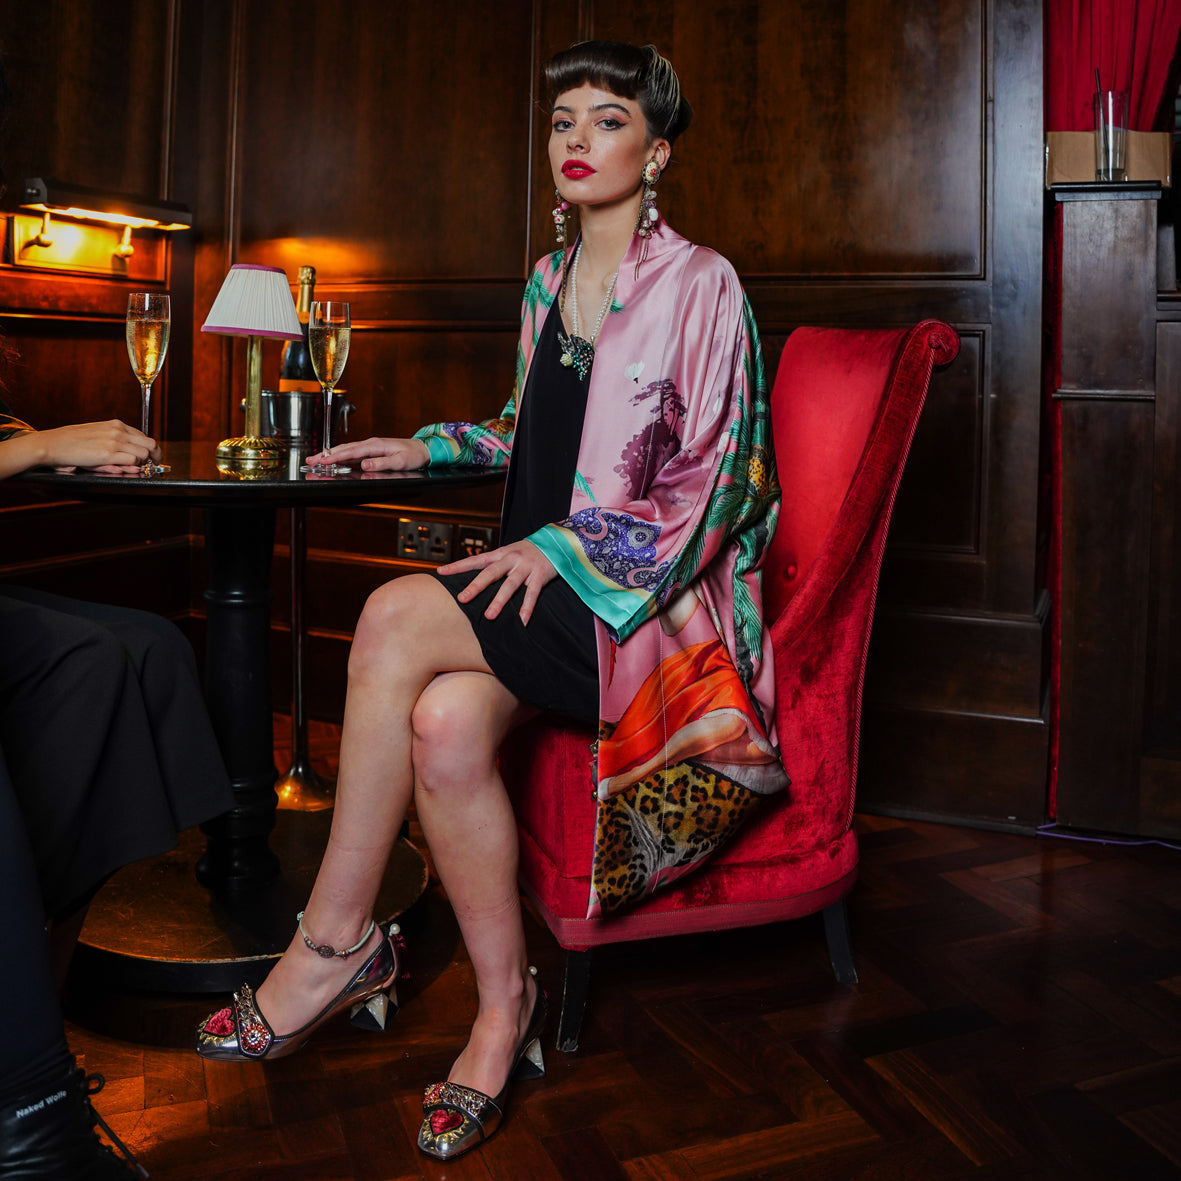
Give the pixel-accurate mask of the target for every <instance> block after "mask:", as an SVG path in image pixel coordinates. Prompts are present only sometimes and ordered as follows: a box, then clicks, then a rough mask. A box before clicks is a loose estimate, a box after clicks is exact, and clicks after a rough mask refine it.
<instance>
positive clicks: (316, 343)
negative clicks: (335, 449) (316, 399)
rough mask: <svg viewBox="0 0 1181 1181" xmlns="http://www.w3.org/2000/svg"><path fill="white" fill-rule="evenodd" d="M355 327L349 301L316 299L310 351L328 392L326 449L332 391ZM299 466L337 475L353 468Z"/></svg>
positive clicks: (310, 316)
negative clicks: (350, 314)
mask: <svg viewBox="0 0 1181 1181" xmlns="http://www.w3.org/2000/svg"><path fill="white" fill-rule="evenodd" d="M351 331H352V330H351V326H350V319H349V305H348V304H347V303H341V302H340V300H335V299H326V300H319V299H318V300H315V301H314V302H313V303H312V307H311V311H310V312H309V313H308V351H309V352H310V353H311V354H312V368H313V369H314V370H315V371H316V379H317V380H318V381H319V383H320V389H321V391H322V392H323V395H324V445H323V450H324V451H327V450H328V449H329V448H330V447H331V446H332V395H333V394H334V393H335V392H336V383H337V382H338V381H340V376H341V374H342V373H344V363H345V362H346V361H347V360H348V359H349V336H350V335H351ZM299 470H300V471H301V472H312V473H313V474H315V475H320V476H335V475H337V473H339V472H348V471H352V468H349V467H343V466H342V465H340V464H338V463H322V464H315V465H312V464H306V463H305V464H304V465H303V466H302V467H301V468H300V469H299Z"/></svg>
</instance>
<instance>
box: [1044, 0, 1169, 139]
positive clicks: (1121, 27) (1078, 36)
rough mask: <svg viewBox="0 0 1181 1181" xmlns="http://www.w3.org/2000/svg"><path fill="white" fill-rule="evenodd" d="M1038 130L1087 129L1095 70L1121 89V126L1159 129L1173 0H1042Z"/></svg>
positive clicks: (1163, 120) (1163, 119) (1165, 125)
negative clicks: (1124, 95) (1124, 103)
mask: <svg viewBox="0 0 1181 1181" xmlns="http://www.w3.org/2000/svg"><path fill="white" fill-rule="evenodd" d="M1045 24H1046V28H1045V33H1046V40H1045V67H1046V130H1047V131H1090V130H1092V128H1093V126H1094V123H1093V116H1092V114H1091V96H1092V95H1093V94H1094V93H1095V70H1096V69H1098V71H1099V81H1100V83H1101V84H1102V86H1103V89H1104V90H1126V91H1127V92H1128V128H1129V129H1130V130H1132V131H1167V130H1170V129H1171V128H1172V126H1173V118H1172V115H1173V98H1174V97H1175V95H1176V91H1177V80H1176V74H1175V72H1174V65H1175V63H1176V61H1177V56H1178V55H1177V49H1178V38H1179V37H1181V0H1046V7H1045Z"/></svg>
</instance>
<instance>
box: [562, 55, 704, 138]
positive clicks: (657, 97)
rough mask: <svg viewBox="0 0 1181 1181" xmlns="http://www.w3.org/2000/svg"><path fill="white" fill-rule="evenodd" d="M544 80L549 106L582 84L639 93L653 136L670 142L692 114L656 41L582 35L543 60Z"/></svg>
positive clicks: (625, 94)
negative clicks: (592, 38) (586, 38)
mask: <svg viewBox="0 0 1181 1181" xmlns="http://www.w3.org/2000/svg"><path fill="white" fill-rule="evenodd" d="M545 82H546V90H547V92H548V97H549V106H550V109H551V110H553V106H554V103H555V102H557V100H558V96H559V95H561V94H564V93H565V92H566V91H567V90H574V89H576V88H577V87H579V86H599V87H601V88H602V89H604V90H609V91H611V93H612V94H618V95H619V96H620V97H621V98H630V99H635V100H636V101H637V102H638V103H639V104H640V110H641V111H642V112H643V113H644V122H645V123H646V124H647V126H648V138H649V139H666V140H668V142H669V143H670V144H672V143H674V142H675V141H676V138H677V136H678V135H680V134H681V132H682V131H684V130H685V128H687V127H688V126H689V123H690V120H692V118H693V108H692V107H691V106H690V105H689V100H688V99H687V98H685V97H684V95H682V94H681V80H680V79H679V78H678V77H677V72H676V70H674V69H673V68H672V63H671V62H670V61H669V60H668V58H665V57H661V56H660V53H659V52H658V51H657V49H656V46H655V45H645V46H643V47H640V46H638V45H628V44H627V43H626V42H623V41H580V42H579V43H578V44H577V45H572V46H570V48H569V49H564V50H562V52H561V53H556V54H554V56H553V57H551V58H550V59H549V61H548V62H546V63H545Z"/></svg>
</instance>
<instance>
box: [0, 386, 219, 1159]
mask: <svg viewBox="0 0 1181 1181" xmlns="http://www.w3.org/2000/svg"><path fill="white" fill-rule="evenodd" d="M159 453H160V452H159V448H158V447H157V446H156V444H155V442H154V441H153V440H152V439H149V438H147V437H146V436H145V435H143V434H141V433H140V432H139V431H138V430H136V429H135V428H134V427H130V426H127V425H126V424H124V423H121V422H116V421H112V422H103V423H82V424H78V425H73V426H66V427H59V428H57V429H55V430H47V431H34V430H33V429H32V428H31V427H29V426H27V425H26V424H25V423H23V422H21V421H20V420H19V419H15V418H13V417H11V416H10V415H9V414H7V413H6V408H5V407H3V404H2V403H0V478H2V477H7V476H11V475H14V474H15V473H16V472H19V471H23V470H25V469H26V468H29V467H32V466H35V465H41V464H48V465H52V466H55V467H66V468H71V467H93V468H96V469H98V470H101V471H104V472H111V473H114V472H136V471H138V465H139V464H141V463H142V462H143V461H144V460H145V459H146V458H147V457H148V456H149V455H152V456H155V457H159ZM0 633H2V634H3V636H4V644H3V654H2V655H0V898H3V899H4V905H3V908H0V946H2V947H3V948H4V950H5V963H6V968H5V972H4V975H3V985H2V987H0V997H2V1002H3V1007H4V1010H5V1012H7V1013H10V1014H19V1019H17V1020H10V1021H9V1022H8V1023H7V1026H6V1031H5V1035H4V1037H3V1038H2V1039H0V1175H2V1176H4V1177H6V1178H7V1177H12V1178H29V1179H32V1178H37V1179H38V1181H66V1179H68V1181H78V1179H85V1178H95V1179H98V1178H128V1177H133V1176H144V1175H146V1174H144V1173H143V1170H141V1169H139V1168H138V1167H137V1166H133V1164H131V1163H129V1162H128V1160H124V1159H120V1158H119V1157H117V1156H116V1155H115V1154H114V1153H113V1152H112V1150H111V1149H110V1148H109V1147H106V1146H105V1145H103V1144H101V1143H100V1142H99V1140H98V1138H97V1137H96V1135H95V1133H94V1126H95V1122H96V1120H97V1119H98V1116H97V1115H96V1113H95V1111H94V1109H93V1108H92V1107H91V1104H90V1096H91V1095H92V1094H94V1093H95V1091H97V1090H98V1089H100V1088H101V1086H102V1078H101V1076H99V1075H91V1076H90V1077H89V1078H87V1077H86V1076H85V1075H84V1073H83V1072H82V1071H81V1070H78V1069H77V1068H76V1066H75V1064H74V1058H73V1055H72V1054H71V1053H70V1049H69V1046H68V1045H67V1044H66V1037H65V1029H64V1026H63V1024H62V1014H61V1008H60V1005H59V1001H58V987H59V985H60V983H61V981H62V980H63V979H64V975H65V968H66V966H67V965H68V962H69V956H70V953H71V952H72V950H73V946H74V943H75V941H76V939H77V936H78V933H79V931H80V930H81V927H82V921H83V919H84V918H85V916H86V908H87V906H88V904H89V901H90V899H91V898H92V897H93V895H94V894H95V893H96V892H97V890H98V888H99V887H100V886H101V885H102V883H103V882H104V881H105V880H106V879H107V878H108V877H109V876H110V875H111V874H112V873H114V872H115V870H117V869H118V868H119V867H120V866H123V865H127V864H128V863H130V862H131V861H135V860H138V859H139V858H143V857H151V856H154V855H156V854H159V853H163V852H165V851H167V850H168V849H171V848H172V847H173V846H174V845H175V844H176V840H177V835H178V833H179V832H180V831H181V830H182V829H185V828H188V827H190V826H192V825H195V824H199V823H201V822H202V821H204V820H208V819H209V818H211V817H213V816H216V815H218V814H220V813H222V812H224V811H226V809H228V808H230V807H231V806H232V805H233V793H232V791H231V789H230V784H229V779H228V777H227V775H226V771H225V767H224V765H223V764H222V761H221V756H220V754H219V752H218V749H217V743H216V740H215V738H214V735H213V731H212V728H211V726H210V724H209V719H208V716H207V714H206V713H205V707H204V701H203V699H202V695H201V689H200V685H199V682H198V678H197V669H196V664H195V661H194V660H193V654H192V650H191V648H190V647H189V645H188V642H187V641H186V640H185V639H184V637H183V636H182V635H181V634H180V632H179V631H178V630H177V629H176V628H175V627H174V626H173V625H172V624H171V623H169V622H168V621H167V620H165V619H161V618H159V617H158V616H155V615H150V614H148V613H147V612H144V611H134V610H130V609H127V608H121V607H108V606H102V605H99V604H92V603H79V602H75V601H74V600H72V599H65V598H62V597H60V596H57V595H49V594H45V593H43V592H40V591H34V590H26V589H22V588H19V587H12V586H7V585H5V586H2V587H0ZM104 1127H105V1125H104ZM116 1143H118V1141H116ZM120 1148H122V1145H120ZM124 1152H125V1150H124Z"/></svg>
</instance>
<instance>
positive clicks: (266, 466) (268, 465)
mask: <svg viewBox="0 0 1181 1181" xmlns="http://www.w3.org/2000/svg"><path fill="white" fill-rule="evenodd" d="M287 452H288V448H287V447H286V446H284V445H283V444H282V443H280V442H279V440H278V439H268V438H265V437H263V436H259V435H245V436H242V437H240V438H236V439H222V441H221V442H220V443H218V445H217V468H218V471H221V472H225V473H227V474H232V475H239V476H249V475H250V474H251V473H255V472H273V471H277V470H278V469H279V468H281V467H285V466H286V464H287Z"/></svg>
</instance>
